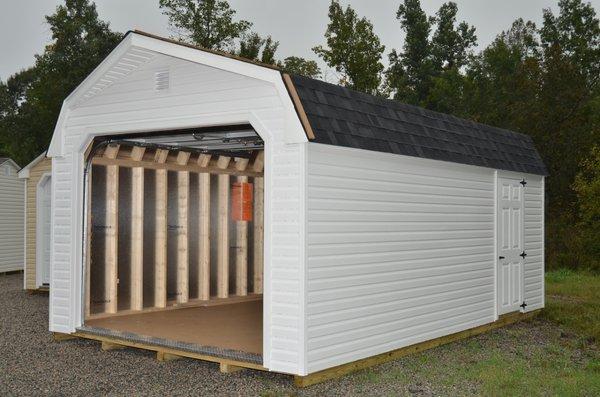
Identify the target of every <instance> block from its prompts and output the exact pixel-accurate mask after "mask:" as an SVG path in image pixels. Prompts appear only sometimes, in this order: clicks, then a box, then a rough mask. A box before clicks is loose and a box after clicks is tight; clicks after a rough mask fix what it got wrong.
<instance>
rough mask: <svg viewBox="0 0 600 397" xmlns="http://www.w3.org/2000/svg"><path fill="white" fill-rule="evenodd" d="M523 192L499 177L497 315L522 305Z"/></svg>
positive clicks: (516, 182) (516, 184)
mask: <svg viewBox="0 0 600 397" xmlns="http://www.w3.org/2000/svg"><path fill="white" fill-rule="evenodd" d="M523 189H524V185H523V184H521V181H520V180H518V179H511V178H502V177H498V262H497V263H498V273H497V274H498V314H504V313H509V312H514V311H519V309H520V306H521V304H522V303H523V262H524V254H523Z"/></svg>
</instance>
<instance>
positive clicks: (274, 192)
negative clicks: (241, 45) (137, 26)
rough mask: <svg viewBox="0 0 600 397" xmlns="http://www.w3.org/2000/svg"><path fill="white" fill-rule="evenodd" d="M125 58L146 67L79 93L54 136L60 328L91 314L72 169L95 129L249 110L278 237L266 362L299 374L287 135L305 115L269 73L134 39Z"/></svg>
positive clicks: (293, 156)
mask: <svg viewBox="0 0 600 397" xmlns="http://www.w3.org/2000/svg"><path fill="white" fill-rule="evenodd" d="M177 47H178V46H177ZM185 50H187V49H185ZM123 56H124V57H125V58H127V57H130V58H132V59H135V60H137V61H138V62H139V65H137V68H135V69H132V70H129V71H128V72H127V74H126V76H125V77H123V78H122V79H121V80H114V81H110V83H107V86H106V87H102V86H98V85H95V86H94V88H92V89H91V90H90V94H89V95H88V96H87V97H86V95H87V94H86V95H84V96H83V97H82V98H77V99H78V100H77V101H75V104H76V105H75V106H74V107H73V108H69V109H68V110H67V111H63V113H64V114H65V115H66V116H65V117H64V127H63V130H62V133H61V134H59V135H55V139H58V140H59V141H58V142H59V145H60V146H59V148H58V149H57V150H59V151H60V152H61V153H64V154H65V155H64V156H63V157H54V158H53V178H52V183H53V194H54V203H56V205H55V208H54V216H53V219H54V221H53V227H54V233H53V238H54V243H53V246H54V252H53V255H54V256H53V274H52V283H53V284H52V291H51V312H50V313H51V319H50V324H51V329H52V330H53V331H59V332H73V331H74V329H75V328H76V327H77V326H79V325H81V321H82V319H81V314H80V313H81V300H82V298H81V273H80V272H81V254H80V250H81V239H82V235H81V233H82V226H81V225H82V223H81V216H82V208H76V209H75V210H73V209H72V208H73V207H77V203H78V202H79V201H80V200H82V194H83V190H82V182H83V181H82V178H83V172H82V171H81V172H80V173H79V175H74V174H73V171H72V170H83V162H82V160H81V159H82V154H81V153H82V152H83V150H85V149H84V147H83V146H85V144H86V142H88V141H89V139H90V138H91V137H92V135H94V134H101V135H106V134H119V133H126V132H132V131H135V132H148V131H152V130H159V129H163V128H164V129H175V128H183V127H184V126H186V125H187V126H190V124H193V123H195V125H202V123H205V124H206V123H210V124H212V125H222V124H231V123H236V124H238V123H241V122H243V121H244V120H245V121H246V122H248V121H249V120H248V117H249V115H250V116H251V120H250V121H256V122H257V124H260V126H261V127H263V128H264V130H260V129H259V128H257V127H258V125H256V126H255V128H257V132H258V133H259V134H264V133H266V134H268V136H264V135H263V136H262V138H263V139H264V140H265V142H266V144H265V239H267V238H268V236H269V235H270V236H271V237H270V251H269V252H267V251H265V269H270V272H267V271H266V272H265V275H264V278H265V286H264V302H265V303H264V304H265V310H264V312H265V315H264V323H265V327H266V328H265V335H268V339H267V342H266V344H265V346H264V348H263V351H264V361H265V365H267V366H268V368H269V369H271V370H275V371H278V372H289V373H298V371H300V363H301V362H302V357H301V354H302V352H303V345H302V341H303V340H302V336H303V335H301V333H300V330H301V329H302V326H301V324H302V322H303V320H304V317H303V316H302V315H301V308H302V305H301V302H302V301H301V293H300V291H301V290H302V285H301V282H302V280H303V278H302V274H303V269H302V264H303V262H302V260H301V258H302V256H301V250H302V247H303V238H302V236H301V231H302V230H301V228H300V226H301V225H302V224H303V223H302V222H301V220H300V217H301V215H302V211H300V210H299V208H300V194H301V188H302V186H303V185H302V183H301V182H300V181H301V176H302V173H303V170H304V168H303V164H304V158H303V149H304V145H303V144H302V143H286V141H285V139H286V138H287V137H289V136H290V135H289V130H290V129H292V128H294V125H295V124H293V123H297V124H298V126H299V125H300V124H299V122H298V121H297V120H292V121H290V119H289V115H288V112H287V110H286V108H285V107H284V105H283V103H282V99H281V97H280V94H279V92H278V90H277V89H276V88H275V86H274V85H273V84H271V83H268V82H266V81H262V80H259V79H255V78H251V77H246V76H243V75H241V74H236V73H232V72H227V71H224V70H221V69H218V68H214V67H210V66H206V65H202V64H198V63H194V62H190V61H186V60H183V59H179V58H176V57H172V56H167V55H163V54H159V53H156V52H152V51H149V50H142V49H141V48H137V47H131V48H130V49H129V50H128V51H127V52H126V53H125V54H124V55H123ZM117 64H118V62H117ZM244 65H246V64H244ZM252 67H254V66H252ZM165 70H168V72H169V87H168V89H165V90H156V88H155V73H156V72H157V71H165ZM272 72H273V73H278V72H275V71H272ZM277 76H278V75H277ZM278 77H279V76H278ZM101 80H102V79H101ZM288 100H289V98H288ZM290 103H291V102H290ZM244 118H245V119H244ZM210 124H209V125H210ZM265 131H266V132H265ZM267 201H269V202H270V209H271V212H270V213H269V212H268V208H267V207H268V206H267V205H266V203H267ZM269 217H270V218H269ZM267 263H268V264H270V265H268V264H267ZM69 313H75V314H74V315H69Z"/></svg>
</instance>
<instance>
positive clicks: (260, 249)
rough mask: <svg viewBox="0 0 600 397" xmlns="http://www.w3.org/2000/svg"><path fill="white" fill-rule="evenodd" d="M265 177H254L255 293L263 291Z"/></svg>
mask: <svg viewBox="0 0 600 397" xmlns="http://www.w3.org/2000/svg"><path fill="white" fill-rule="evenodd" d="M264 183H265V180H264V178H254V219H253V224H254V260H253V280H254V289H253V290H254V293H255V294H262V292H263V271H264V270H263V267H264V266H263V264H264V241H265V240H264V205H265V202H264Z"/></svg>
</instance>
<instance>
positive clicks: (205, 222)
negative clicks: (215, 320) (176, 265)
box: [198, 173, 210, 300]
mask: <svg viewBox="0 0 600 397" xmlns="http://www.w3.org/2000/svg"><path fill="white" fill-rule="evenodd" d="M198 194H199V197H198V200H199V206H200V209H199V217H200V219H199V222H200V233H199V234H200V241H199V244H198V262H199V267H200V268H199V271H198V298H199V299H201V300H209V299H210V174H206V173H201V174H199V181H198Z"/></svg>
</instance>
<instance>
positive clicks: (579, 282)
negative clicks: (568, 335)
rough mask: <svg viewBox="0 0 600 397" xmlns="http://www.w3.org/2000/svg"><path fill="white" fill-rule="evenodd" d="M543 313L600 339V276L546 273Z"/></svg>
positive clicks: (583, 273) (579, 273) (591, 339)
mask: <svg viewBox="0 0 600 397" xmlns="http://www.w3.org/2000/svg"><path fill="white" fill-rule="evenodd" d="M543 316H544V317H545V318H547V319H548V320H550V321H552V322H554V323H556V324H559V325H561V326H563V327H565V328H566V329H569V330H571V331H573V332H576V333H578V334H580V335H583V336H585V337H587V338H589V341H590V342H592V343H596V344H598V343H599V342H600V275H594V274H591V273H586V272H574V271H572V270H556V271H552V272H548V273H547V274H546V308H545V310H544V311H543Z"/></svg>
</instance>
